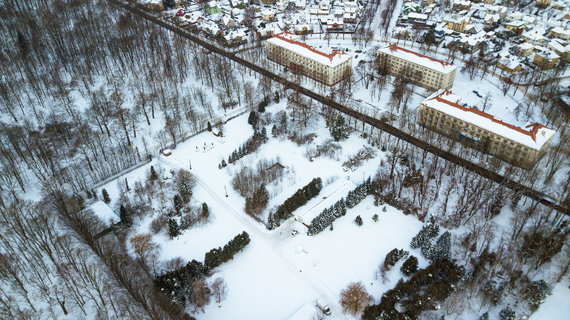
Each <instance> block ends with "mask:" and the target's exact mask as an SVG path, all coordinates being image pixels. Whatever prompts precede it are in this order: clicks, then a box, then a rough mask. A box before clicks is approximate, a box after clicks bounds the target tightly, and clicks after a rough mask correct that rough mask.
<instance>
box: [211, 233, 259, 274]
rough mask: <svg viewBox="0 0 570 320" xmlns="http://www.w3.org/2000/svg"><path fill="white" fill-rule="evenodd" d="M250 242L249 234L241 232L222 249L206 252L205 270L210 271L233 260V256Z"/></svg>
mask: <svg viewBox="0 0 570 320" xmlns="http://www.w3.org/2000/svg"><path fill="white" fill-rule="evenodd" d="M249 242H250V239H249V234H247V232H245V231H244V232H242V233H240V234H238V235H237V236H235V237H234V238H233V239H232V240H230V241H229V242H228V243H227V244H226V245H225V246H224V247H223V248H214V249H212V250H210V251H208V252H206V256H205V257H204V266H205V267H206V268H207V270H212V269H214V268H215V267H217V266H219V265H221V264H222V263H224V262H226V261H229V260H231V259H233V257H234V255H235V254H236V253H238V252H240V251H241V250H243V248H245V246H247V245H248V244H249Z"/></svg>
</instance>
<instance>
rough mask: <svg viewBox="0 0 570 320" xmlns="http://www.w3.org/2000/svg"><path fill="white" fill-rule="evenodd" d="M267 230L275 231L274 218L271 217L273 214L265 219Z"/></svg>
mask: <svg viewBox="0 0 570 320" xmlns="http://www.w3.org/2000/svg"><path fill="white" fill-rule="evenodd" d="M267 229H269V230H273V229H275V218H274V217H273V213H269V216H268V217H267Z"/></svg>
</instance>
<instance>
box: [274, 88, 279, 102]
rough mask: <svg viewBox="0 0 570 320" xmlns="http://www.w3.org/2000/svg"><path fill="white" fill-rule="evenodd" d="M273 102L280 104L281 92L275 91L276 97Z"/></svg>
mask: <svg viewBox="0 0 570 320" xmlns="http://www.w3.org/2000/svg"><path fill="white" fill-rule="evenodd" d="M273 101H275V103H279V91H275V97H274V98H273Z"/></svg>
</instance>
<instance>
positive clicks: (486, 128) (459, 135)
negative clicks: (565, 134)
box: [418, 90, 556, 170]
mask: <svg viewBox="0 0 570 320" xmlns="http://www.w3.org/2000/svg"><path fill="white" fill-rule="evenodd" d="M459 102H460V97H459V96H457V95H455V94H453V93H452V92H451V91H444V90H439V91H438V92H436V93H435V94H433V95H432V96H430V97H428V98H427V99H426V100H424V101H423V102H422V103H421V104H420V107H419V109H418V123H419V124H420V125H422V126H424V127H426V128H428V129H430V130H433V131H436V132H439V133H442V134H444V135H447V136H449V137H451V138H452V139H455V140H457V141H459V142H461V143H462V144H465V145H467V146H470V147H473V148H476V149H479V150H481V151H483V152H486V153H489V154H492V155H494V156H496V157H498V158H500V159H503V160H505V161H507V162H509V163H512V164H514V165H517V166H519V167H522V168H524V169H526V170H530V169H531V168H532V167H533V166H534V165H535V164H536V163H537V162H538V160H540V158H541V157H542V156H543V155H544V154H545V153H546V150H547V149H548V146H549V145H550V142H551V140H552V137H553V136H554V134H555V133H556V132H555V131H554V130H551V129H549V128H547V127H545V126H544V125H542V124H539V123H532V124H529V125H527V126H526V127H524V128H520V127H517V126H514V125H512V124H509V123H506V122H503V121H501V120H499V119H497V118H495V117H494V116H492V115H490V114H488V113H485V112H482V111H479V110H478V109H475V108H470V107H465V106H462V105H460V104H459Z"/></svg>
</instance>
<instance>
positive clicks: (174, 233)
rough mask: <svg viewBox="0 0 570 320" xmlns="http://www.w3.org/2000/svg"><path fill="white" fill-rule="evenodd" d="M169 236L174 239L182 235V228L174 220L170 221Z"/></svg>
mask: <svg viewBox="0 0 570 320" xmlns="http://www.w3.org/2000/svg"><path fill="white" fill-rule="evenodd" d="M168 235H169V236H170V238H172V239H174V238H176V237H178V236H179V235H180V227H179V226H178V223H177V222H176V221H175V220H174V219H168Z"/></svg>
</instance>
